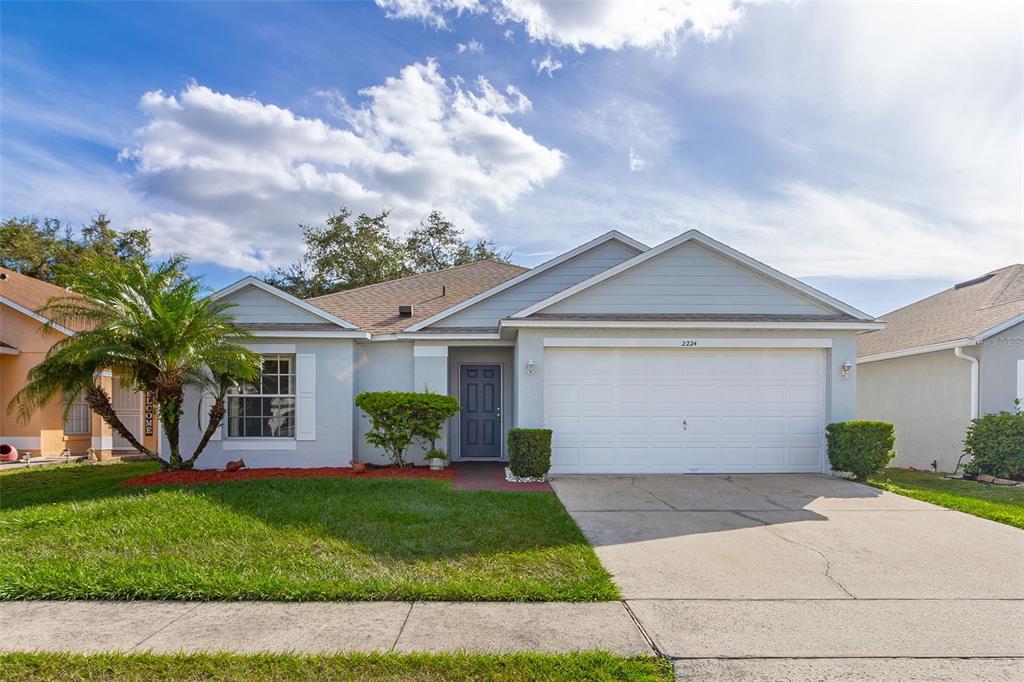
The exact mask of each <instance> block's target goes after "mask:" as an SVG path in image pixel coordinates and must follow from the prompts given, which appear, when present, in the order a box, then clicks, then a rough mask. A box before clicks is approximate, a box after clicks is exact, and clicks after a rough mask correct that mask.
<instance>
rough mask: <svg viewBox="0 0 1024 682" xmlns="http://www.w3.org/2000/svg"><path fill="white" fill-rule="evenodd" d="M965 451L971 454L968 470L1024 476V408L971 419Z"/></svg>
mask: <svg viewBox="0 0 1024 682" xmlns="http://www.w3.org/2000/svg"><path fill="white" fill-rule="evenodd" d="M964 452H965V453H966V454H968V455H970V456H971V457H972V459H971V461H970V462H968V463H967V466H966V467H964V468H965V469H966V470H967V472H968V473H971V474H988V475H990V476H997V477H999V478H1015V479H1018V480H1024V412H1019V411H1018V412H1000V413H998V414H986V415H985V416H984V417H978V418H977V419H972V420H971V425H970V426H968V427H967V436H966V437H965V438H964Z"/></svg>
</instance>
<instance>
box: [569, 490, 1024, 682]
mask: <svg viewBox="0 0 1024 682" xmlns="http://www.w3.org/2000/svg"><path fill="white" fill-rule="evenodd" d="M552 486H553V488H554V489H555V492H556V493H557V494H558V496H559V498H560V499H561V500H562V502H563V504H564V505H565V507H566V509H568V510H569V513H570V514H571V515H572V516H573V518H574V519H575V520H576V522H577V523H578V524H579V526H580V528H581V529H582V530H583V532H584V534H585V535H586V536H587V538H588V539H589V540H590V542H591V543H592V544H593V545H594V547H595V549H596V551H597V554H598V556H599V557H600V558H601V561H602V562H603V563H604V565H605V567H606V568H607V569H608V570H609V571H610V572H611V573H612V575H613V576H614V578H615V580H616V582H617V583H618V585H619V587H620V588H621V590H622V594H623V597H624V598H625V600H626V604H627V606H628V607H629V608H630V610H631V611H632V613H633V615H634V616H635V618H636V619H637V621H638V622H639V624H640V625H641V626H642V628H643V629H644V630H645V632H646V634H647V635H648V636H649V637H650V639H651V640H652V641H653V643H654V645H655V647H656V648H657V649H658V650H659V651H660V652H662V653H664V654H666V655H669V656H671V657H673V658H677V659H680V661H679V662H678V663H677V670H678V671H679V674H680V676H681V679H688V678H689V675H693V676H694V677H698V676H699V677H700V678H702V679H706V678H707V677H708V676H712V677H713V676H714V675H715V674H719V675H720V676H721V677H722V678H723V679H735V678H742V677H743V676H744V675H748V676H749V679H759V677H758V674H759V673H758V671H759V670H762V667H761V666H769V667H770V666H775V667H774V668H771V670H774V671H775V672H770V673H766V674H765V675H764V677H765V679H772V678H775V677H778V676H779V675H781V676H783V677H785V678H786V679H815V678H816V677H819V676H820V677H821V678H832V677H842V675H843V674H846V673H847V672H849V671H850V669H851V668H850V666H851V665H852V666H854V667H853V669H852V670H853V672H849V674H850V676H851V678H857V679H885V677H884V675H883V677H874V676H873V673H872V672H871V671H872V670H875V671H879V670H880V671H882V672H883V673H884V672H885V671H888V673H887V674H889V675H895V673H894V672H893V671H894V670H895V669H896V668H894V667H891V666H890V667H887V666H880V667H879V666H878V665H877V660H878V659H885V658H893V657H913V658H920V659H935V660H929V661H925V662H923V663H922V662H918V663H915V662H909V663H908V662H907V661H904V662H902V663H901V664H900V665H901V666H909V668H906V667H904V668H900V670H901V671H902V672H901V673H900V674H899V675H898V677H900V678H902V679H914V678H915V676H917V675H919V676H920V678H921V679H942V678H943V677H942V674H940V672H937V670H948V671H950V677H951V678H955V679H971V677H972V675H975V674H976V673H977V674H978V675H977V678H978V679H993V677H994V678H996V679H998V678H999V677H1000V676H1001V672H1000V671H1009V672H1010V677H1008V678H1007V679H1013V678H1015V677H1018V676H1021V675H1022V674H1024V531H1020V530H1018V529H1015V528H1012V527H1010V526H1006V525H1002V524H998V523H994V522H991V521H986V520H984V519H979V518H977V517H974V516H969V515H967V514H962V513H960V512H955V511H950V510H946V509H943V508H941V507H936V506H933V505H930V504H926V503H923V502H918V501H916V500H912V499H909V498H906V497H902V496H899V495H894V494H892V493H887V492H883V491H879V490H876V489H874V488H871V487H869V486H864V485H860V484H856V483H851V482H848V481H844V480H840V479H835V478H831V477H826V476H817V475H736V476H697V475H694V476H564V477H559V478H557V479H555V481H554V482H553V483H552ZM965 657H966V658H967V659H973V660H960V661H959V662H958V661H955V660H946V661H940V660H938V659H954V658H961V659H963V658H965ZM750 658H753V659H764V660H763V661H760V662H752V661H750V660H745V661H744V660H735V659H750ZM780 658H781V659H798V658H799V659H803V658H809V659H822V660H818V661H817V662H816V663H814V664H813V665H812V664H810V663H799V662H797V661H790V662H789V663H790V664H791V666H795V667H790V668H786V669H785V671H788V672H783V671H782V670H779V669H777V667H778V666H779V662H778V661H777V660H776V661H775V662H771V661H770V660H768V659H780ZM1007 658H1020V659H1021V660H1011V661H1007ZM709 659H727V660H715V661H714V662H713V665H712V664H711V663H709ZM858 659H864V660H865V661H868V660H874V661H875V663H873V664H870V665H868V664H867V663H865V666H867V667H864V668H860V667H857V664H856V662H855V661H856V660H858ZM984 659H988V660H987V661H986V660H984ZM851 661H854V662H853V663H851ZM997 661H1001V662H998V664H997V663H996V662H997ZM822 665H826V666H829V665H834V666H840V665H841V666H843V667H842V669H840V668H838V667H837V668H834V669H826V670H824V671H823V669H822V668H821V666H822ZM801 666H803V667H805V668H808V671H809V672H807V675H808V677H806V678H805V677H802V676H800V675H799V674H797V672H795V671H796V668H800V667H801ZM808 666H809V667H808ZM922 666H923V667H922ZM935 666H938V669H936V668H935ZM991 666H995V668H996V669H992V668H991ZM1007 666H1009V667H1007ZM765 669H766V670H767V669H768V668H765ZM918 669H920V670H919V671H918V672H915V670H918ZM980 673H984V674H980ZM744 679H746V678H744Z"/></svg>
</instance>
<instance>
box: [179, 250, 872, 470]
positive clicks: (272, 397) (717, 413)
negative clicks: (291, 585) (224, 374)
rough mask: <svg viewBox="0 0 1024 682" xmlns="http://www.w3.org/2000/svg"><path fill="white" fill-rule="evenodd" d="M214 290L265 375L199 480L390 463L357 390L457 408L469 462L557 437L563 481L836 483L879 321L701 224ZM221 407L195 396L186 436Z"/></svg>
mask: <svg viewBox="0 0 1024 682" xmlns="http://www.w3.org/2000/svg"><path fill="white" fill-rule="evenodd" d="M214 296H215V298H217V299H218V300H223V301H228V302H231V303H234V304H236V306H237V307H236V308H234V309H233V312H234V314H235V316H236V318H237V320H238V321H239V322H240V323H241V324H243V325H245V326H247V327H248V328H249V329H250V330H251V332H252V333H253V335H254V336H255V338H254V339H253V340H252V341H251V342H249V345H250V346H251V348H252V349H253V350H256V351H258V352H259V353H261V354H263V356H264V365H263V374H262V377H261V379H260V381H259V382H255V383H254V385H252V386H245V387H242V388H241V389H240V390H239V391H236V392H235V393H234V394H233V395H231V396H229V397H228V398H227V405H226V409H227V416H226V418H225V423H224V425H223V426H222V428H221V429H220V430H219V431H218V432H217V434H216V435H215V437H214V440H212V441H211V442H210V444H209V446H208V447H207V449H206V451H205V452H204V453H203V455H202V456H201V457H200V459H199V460H198V462H197V465H198V466H199V467H201V468H220V467H223V466H224V464H225V463H226V462H227V461H229V460H232V459H238V458H239V457H242V456H244V458H245V461H246V463H247V464H248V465H249V466H252V467H265V466H278V467H281V466H288V467H316V466H346V465H347V464H348V462H349V459H350V458H352V456H353V454H354V455H355V456H357V457H358V459H360V460H362V461H368V462H383V461H385V458H384V456H383V454H382V453H381V452H380V451H378V450H376V449H375V448H373V447H371V446H369V445H367V444H366V442H365V440H364V435H365V433H366V431H367V420H366V419H365V418H364V417H363V416H362V415H361V414H360V412H359V410H358V409H357V408H355V407H354V405H353V398H354V396H355V395H356V394H358V393H360V392H362V391H380V390H400V391H423V390H424V389H429V390H431V391H434V392H437V393H443V394H450V395H453V396H456V397H458V398H459V402H460V404H461V407H462V409H461V412H460V413H459V415H457V416H456V417H454V418H453V419H452V420H451V421H450V422H449V424H448V426H447V429H446V432H445V434H444V436H443V437H442V439H441V441H440V442H439V443H438V445H439V446H441V447H444V448H446V449H447V450H448V452H449V454H450V456H451V457H452V459H453V460H455V461H460V460H462V461H465V460H492V461H495V460H498V461H500V460H504V459H506V458H507V449H506V438H505V435H506V433H507V431H508V429H509V428H510V427H513V426H518V427H548V428H551V429H553V430H554V441H553V458H552V471H553V472H554V473H670V472H672V473H689V472H737V473H741V472H822V471H828V470H829V465H828V459H827V457H826V455H825V448H824V429H825V425H826V424H827V423H828V422H830V421H840V420H848V419H852V418H854V417H855V416H856V380H857V376H856V367H855V361H856V335H857V333H858V332H861V331H864V330H869V329H879V328H881V326H882V325H881V324H880V323H878V322H877V321H875V320H874V319H873V318H872V317H871V316H869V315H866V314H865V313H863V312H861V311H859V310H856V309H855V308H852V307H851V306H849V305H847V304H845V303H842V302H841V301H838V300H836V299H834V298H832V297H830V296H827V295H825V294H823V293H821V292H820V291H817V290H816V289H813V288H811V287H810V286H808V285H806V284H804V283H803V282H800V281H798V280H795V279H793V278H791V277H788V276H786V275H784V274H782V273H780V272H778V271H777V270H773V269H772V268H770V267H768V266H767V265H764V264H763V263H760V262H758V261H756V260H754V259H753V258H750V257H749V256H746V255H744V254H742V253H739V252H738V251H736V250H734V249H731V248H730V247H728V246H726V245H724V244H721V243H719V242H717V241H715V240H713V239H711V238H710V237H707V236H706V235H704V234H702V233H700V232H698V231H696V230H691V231H689V232H685V233H683V234H681V235H679V236H678V237H675V238H673V239H670V240H669V241H667V242H665V243H663V244H661V245H659V246H656V247H654V248H648V247H647V246H645V245H644V244H641V243H639V242H637V241H636V240H634V239H631V238H629V237H627V236H625V235H623V234H621V233H619V232H615V231H612V232H608V233H607V234H604V235H602V236H601V237H598V238H597V239H594V240H592V241H590V242H588V243H586V244H583V245H581V246H579V247H577V248H575V249H572V250H570V251H568V252H566V253H564V254H562V255H560V256H558V257H556V258H554V259H552V260H550V261H548V262H546V263H544V264H542V265H540V266H538V267H536V268H533V269H532V270H524V269H523V268H519V267H516V266H512V265H506V264H502V263H496V262H493V261H485V262H480V263H474V264H470V265H462V266H459V267H455V268H451V269H448V270H443V271H441V272H433V273H427V274H420V275H415V276H413V277H407V278H405V279H400V280H395V281H391V282H385V283H382V284H374V285H370V286H367V287H362V288H359V289H353V290H350V291H343V292H340V293H337V294H331V295H328V296H321V297H319V298H314V299H311V300H308V301H302V300H299V299H297V298H295V297H293V296H290V295H288V294H286V293H284V292H282V291H280V290H278V289H275V288H274V287H272V286H270V285H268V284H266V283H264V282H262V281H260V280H257V279H255V278H251V277H249V278H245V279H243V280H241V281H239V282H237V283H235V284H233V285H231V286H229V287H227V288H225V289H223V290H222V291H220V292H218V293H217V294H215V295H214ZM210 400H212V398H211V397H208V396H206V397H204V396H199V395H196V394H195V393H189V394H188V395H187V396H186V402H185V408H184V412H185V414H186V415H189V417H188V418H186V420H185V422H184V423H183V428H182V439H183V442H193V441H196V440H198V438H199V433H200V428H201V427H202V423H201V421H202V419H201V417H200V415H205V413H206V412H207V408H208V407H209V401H210ZM412 455H413V457H412V459H414V460H418V459H421V458H422V453H421V452H419V451H417V452H414V453H412Z"/></svg>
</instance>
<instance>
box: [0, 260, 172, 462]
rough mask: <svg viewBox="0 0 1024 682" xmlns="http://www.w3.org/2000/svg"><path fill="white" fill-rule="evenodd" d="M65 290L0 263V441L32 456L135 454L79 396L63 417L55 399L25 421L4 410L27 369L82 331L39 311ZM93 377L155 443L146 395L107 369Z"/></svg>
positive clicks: (154, 422) (143, 438)
mask: <svg viewBox="0 0 1024 682" xmlns="http://www.w3.org/2000/svg"><path fill="white" fill-rule="evenodd" d="M69 293H70V292H69V291H68V290H67V289H63V288H61V287H59V286H56V285H54V284H50V283H49V282H44V281H42V280H38V279H35V278H32V277H28V276H26V275H22V274H19V273H17V272H15V271H13V270H9V269H7V268H2V267H0V443H7V444H9V445H13V446H14V447H16V448H17V449H18V451H19V452H21V453H26V452H27V453H30V454H31V456H33V457H37V456H44V457H53V456H57V455H60V454H61V453H62V452H63V451H64V450H65V448H66V449H67V450H68V451H69V452H70V453H71V454H75V455H79V454H84V453H85V452H86V451H87V450H88V449H89V448H93V450H94V452H95V454H96V456H97V458H98V459H100V460H107V459H112V458H113V457H116V456H118V455H123V454H134V453H135V450H134V448H133V447H132V446H131V445H130V444H129V443H128V442H127V441H126V440H124V439H123V438H122V437H121V436H120V435H118V434H114V433H112V432H111V430H110V427H109V426H107V425H106V424H105V423H104V422H103V421H102V420H101V419H100V418H99V417H97V416H96V415H94V414H92V413H91V412H90V410H89V408H88V406H87V405H86V404H85V402H84V401H82V400H81V399H78V400H77V401H76V402H75V403H74V404H73V405H71V408H70V409H69V410H68V411H67V416H66V417H65V409H64V406H65V405H64V403H63V402H62V401H60V400H54V401H52V402H51V403H50V404H49V405H47V406H46V407H45V408H43V409H42V410H38V411H36V412H35V413H33V414H32V416H31V418H30V419H29V421H28V422H27V423H23V422H22V421H21V420H19V419H18V415H17V412H16V411H15V412H8V410H7V406H8V404H9V403H10V401H11V399H12V398H13V397H14V396H15V394H16V393H17V392H18V391H19V390H21V389H22V387H24V386H25V382H26V376H27V375H28V372H29V370H31V369H32V368H33V367H35V366H36V365H37V364H38V363H39V362H40V361H41V360H42V359H43V358H44V357H45V356H46V353H47V352H48V351H49V350H50V348H51V347H52V346H53V345H54V344H55V343H57V342H58V341H59V340H60V339H62V338H66V337H68V336H72V335H74V334H75V332H77V331H81V329H79V328H74V329H69V328H67V327H64V326H61V325H59V324H54V323H53V322H52V321H51V320H48V319H46V318H45V317H43V316H42V315H40V314H39V312H37V311H39V310H40V309H42V308H43V307H44V306H46V304H47V302H48V301H49V300H50V299H51V298H55V297H63V296H67V295H68V294H69ZM97 382H99V384H100V385H101V386H103V387H104V388H106V389H107V391H108V393H110V394H111V396H112V400H113V403H114V407H115V410H116V411H117V414H118V416H120V417H121V421H122V422H124V424H125V425H126V426H127V427H128V428H129V429H131V430H132V432H133V433H134V434H135V435H136V437H139V438H140V439H141V441H142V443H143V444H144V445H146V446H147V447H156V444H157V433H158V431H157V430H158V424H157V422H158V420H157V419H154V418H153V415H152V414H151V413H148V412H147V404H146V401H145V396H144V395H142V394H140V393H138V392H136V391H133V390H131V389H129V388H126V387H124V386H122V385H121V383H120V382H119V381H117V380H116V378H115V377H113V376H112V374H111V373H110V372H105V373H103V374H101V375H100V376H98V377H97ZM149 407H151V405H150V406H149ZM147 415H148V416H147Z"/></svg>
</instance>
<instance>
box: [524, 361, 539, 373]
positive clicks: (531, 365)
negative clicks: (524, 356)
mask: <svg viewBox="0 0 1024 682" xmlns="http://www.w3.org/2000/svg"><path fill="white" fill-rule="evenodd" d="M536 369H537V363H535V362H534V361H533V358H530V359H529V360H527V361H526V373H527V374H533V372H534V370H536Z"/></svg>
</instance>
